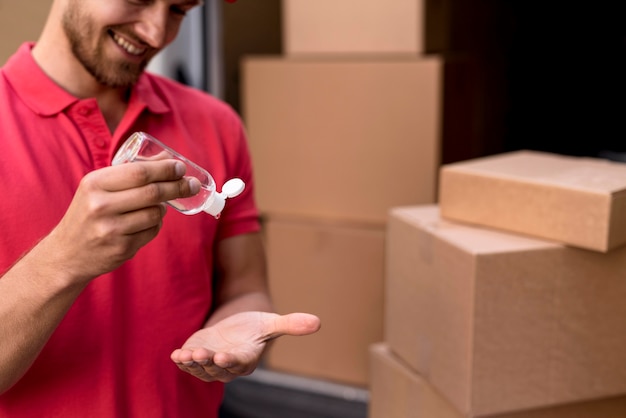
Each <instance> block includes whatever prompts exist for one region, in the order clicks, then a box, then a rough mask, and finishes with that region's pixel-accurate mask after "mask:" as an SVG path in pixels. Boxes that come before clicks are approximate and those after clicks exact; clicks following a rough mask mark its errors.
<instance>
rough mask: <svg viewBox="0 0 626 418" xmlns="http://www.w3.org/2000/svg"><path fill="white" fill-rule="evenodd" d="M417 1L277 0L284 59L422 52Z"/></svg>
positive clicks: (421, 24) (420, 13) (422, 34)
mask: <svg viewBox="0 0 626 418" xmlns="http://www.w3.org/2000/svg"><path fill="white" fill-rule="evenodd" d="M422 3H423V1H422V0H394V1H393V2H381V1H379V0H342V1H339V2H338V1H333V0H316V1H306V0H283V39H284V51H285V53H286V54H287V55H298V54H342V55H345V54H354V53H360V54H364V53H365V54H399V53H401V54H412V55H418V54H421V53H422V52H423V49H424V47H423V43H424V41H423V37H424V33H423V32H424V23H423V10H422V8H423V5H422Z"/></svg>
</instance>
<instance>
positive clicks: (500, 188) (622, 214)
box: [439, 151, 626, 252]
mask: <svg viewBox="0 0 626 418" xmlns="http://www.w3.org/2000/svg"><path fill="white" fill-rule="evenodd" d="M439 204H440V206H441V215H442V216H443V217H444V218H447V219H450V220H455V221H462V222H468V223H472V224H476V225H481V226H488V227H493V228H498V229H503V230H507V231H511V232H516V233H522V234H528V235H532V236H536V237H539V238H542V239H549V240H555V241H558V242H561V243H564V244H568V245H572V246H577V247H581V248H586V249H591V250H596V251H602V252H606V251H608V250H610V249H613V248H616V247H618V246H620V245H623V244H624V243H626V164H623V163H617V162H611V161H608V160H602V159H599V158H583V157H570V156H564V155H557V154H552V153H546V152H537V151H515V152H509V153H503V154H498V155H493V156H489V157H482V158H476V159H472V160H468V161H462V162H458V163H453V164H447V165H444V166H443V167H442V168H441V174H440V184H439Z"/></svg>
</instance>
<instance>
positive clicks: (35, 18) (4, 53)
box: [0, 0, 52, 65]
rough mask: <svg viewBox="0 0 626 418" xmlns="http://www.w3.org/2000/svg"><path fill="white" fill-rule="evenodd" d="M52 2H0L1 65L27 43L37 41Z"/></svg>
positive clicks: (39, 0) (48, 0) (43, 0)
mask: <svg viewBox="0 0 626 418" xmlns="http://www.w3.org/2000/svg"><path fill="white" fill-rule="evenodd" d="M51 5H52V0H29V1H12V0H0V65H3V64H4V63H5V62H6V60H7V59H8V58H9V57H10V56H11V55H13V53H14V52H15V51H17V48H18V47H19V46H20V45H21V44H22V43H23V42H26V41H32V42H34V41H36V40H37V39H38V38H39V34H40V33H41V30H42V29H43V25H44V23H45V21H46V17H47V16H48V11H49V10H50V6H51Z"/></svg>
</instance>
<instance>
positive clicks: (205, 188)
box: [112, 132, 245, 218]
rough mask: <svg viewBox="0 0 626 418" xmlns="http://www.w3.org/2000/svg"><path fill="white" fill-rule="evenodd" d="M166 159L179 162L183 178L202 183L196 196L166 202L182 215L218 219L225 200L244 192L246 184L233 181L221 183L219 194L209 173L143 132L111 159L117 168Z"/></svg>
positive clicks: (235, 179)
mask: <svg viewBox="0 0 626 418" xmlns="http://www.w3.org/2000/svg"><path fill="white" fill-rule="evenodd" d="M165 159H174V160H179V161H182V162H183V163H185V166H186V167H187V171H186V172H185V176H186V177H195V178H197V179H198V180H199V181H200V183H201V188H200V191H199V192H198V194H196V195H194V196H191V197H186V198H181V199H175V200H170V201H168V202H167V203H168V204H169V205H170V206H172V207H173V208H174V209H176V210H178V211H179V212H182V213H184V214H185V215H194V214H196V213H199V212H202V211H204V212H206V213H208V214H210V215H213V216H214V217H215V218H219V216H220V214H221V213H222V210H223V209H224V206H225V204H226V202H225V201H226V198H229V197H235V196H238V195H239V194H240V193H241V192H242V191H243V189H244V188H245V184H244V182H243V181H242V180H241V179H238V178H233V179H230V180H228V181H227V182H226V183H224V185H223V186H222V191H221V193H218V192H217V191H216V186H215V180H213V177H212V176H211V175H210V174H209V173H208V171H206V170H205V169H204V168H202V167H200V166H198V165H197V164H195V163H193V162H191V161H189V160H188V159H187V158H185V157H183V156H182V155H180V154H179V153H177V152H176V151H174V150H173V149H171V148H170V147H168V146H167V145H165V144H164V143H162V142H161V141H159V140H158V139H156V138H154V137H153V136H151V135H149V134H147V133H145V132H135V133H134V134H132V135H131V136H130V137H129V138H128V139H127V140H126V142H124V144H122V146H121V148H120V149H119V150H118V151H117V153H116V154H115V156H114V157H113V163H112V164H113V165H118V164H123V163H128V162H133V161H155V160H165Z"/></svg>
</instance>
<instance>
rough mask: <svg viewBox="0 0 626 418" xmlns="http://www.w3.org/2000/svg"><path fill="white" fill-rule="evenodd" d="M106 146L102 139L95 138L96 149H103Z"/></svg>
mask: <svg viewBox="0 0 626 418" xmlns="http://www.w3.org/2000/svg"><path fill="white" fill-rule="evenodd" d="M106 144H107V143H106V141H105V140H104V139H102V138H97V139H96V146H97V147H98V148H104V147H105V146H106Z"/></svg>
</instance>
